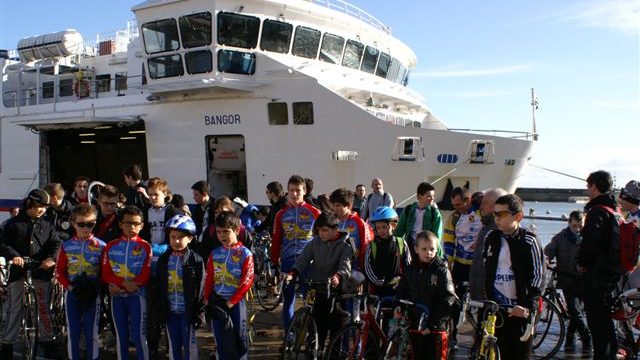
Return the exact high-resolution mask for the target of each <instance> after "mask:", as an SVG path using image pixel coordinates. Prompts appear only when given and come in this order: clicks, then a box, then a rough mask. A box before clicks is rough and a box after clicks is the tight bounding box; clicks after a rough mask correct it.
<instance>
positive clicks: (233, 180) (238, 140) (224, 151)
mask: <svg viewBox="0 0 640 360" xmlns="http://www.w3.org/2000/svg"><path fill="white" fill-rule="evenodd" d="M205 141H206V146H207V180H208V181H209V184H210V186H211V187H212V189H211V192H212V194H213V198H214V199H215V198H219V197H220V196H227V197H231V198H232V199H233V198H234V197H236V196H239V197H241V198H243V199H245V200H246V199H247V157H246V153H245V144H244V136H242V135H211V136H207V137H206V138H205Z"/></svg>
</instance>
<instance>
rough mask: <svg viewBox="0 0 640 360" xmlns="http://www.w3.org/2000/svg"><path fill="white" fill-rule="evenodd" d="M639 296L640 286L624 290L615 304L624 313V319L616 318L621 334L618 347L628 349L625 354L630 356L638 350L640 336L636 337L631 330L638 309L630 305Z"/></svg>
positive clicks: (633, 355) (633, 356)
mask: <svg viewBox="0 0 640 360" xmlns="http://www.w3.org/2000/svg"><path fill="white" fill-rule="evenodd" d="M639 298H640V288H634V289H629V290H626V291H624V292H623V293H622V294H620V296H618V299H617V300H616V304H619V305H620V306H621V307H622V311H623V314H624V319H618V322H619V324H620V325H621V331H622V335H623V337H622V338H621V339H619V343H618V347H619V348H622V349H624V350H626V351H628V352H629V354H627V355H628V356H631V358H635V355H637V354H638V352H639V351H640V336H638V338H637V339H636V338H635V336H634V331H633V322H634V321H635V319H636V317H637V316H639V314H640V311H639V309H638V306H633V305H632V302H633V301H638V299H639Z"/></svg>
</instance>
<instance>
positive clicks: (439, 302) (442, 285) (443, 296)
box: [396, 256, 457, 331]
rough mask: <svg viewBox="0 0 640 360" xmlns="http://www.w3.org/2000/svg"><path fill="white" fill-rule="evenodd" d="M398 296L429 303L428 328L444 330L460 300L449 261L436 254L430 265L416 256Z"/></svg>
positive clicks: (398, 290)
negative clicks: (446, 261) (453, 308)
mask: <svg viewBox="0 0 640 360" xmlns="http://www.w3.org/2000/svg"><path fill="white" fill-rule="evenodd" d="M396 296H397V297H398V298H399V299H408V300H411V301H414V302H418V303H421V304H423V305H426V306H427V308H428V309H429V311H430V315H429V318H428V319H427V328H429V329H430V330H433V331H442V330H445V326H446V324H447V321H449V316H450V314H451V308H452V307H453V305H454V304H455V303H456V300H457V297H456V293H455V290H454V288H453V280H452V279H451V273H450V272H449V269H448V268H447V264H446V263H445V262H444V260H442V259H441V258H439V257H437V256H436V258H435V259H433V261H431V262H430V263H429V264H422V263H420V262H419V260H418V259H415V260H414V262H413V263H412V264H411V266H409V267H407V268H406V270H405V272H404V275H403V276H402V278H401V279H400V284H399V285H398V289H397V295H396Z"/></svg>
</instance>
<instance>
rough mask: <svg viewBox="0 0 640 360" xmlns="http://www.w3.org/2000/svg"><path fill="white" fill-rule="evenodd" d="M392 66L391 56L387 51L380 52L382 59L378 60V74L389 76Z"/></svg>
mask: <svg viewBox="0 0 640 360" xmlns="http://www.w3.org/2000/svg"><path fill="white" fill-rule="evenodd" d="M389 66H391V56H389V54H387V53H380V60H378V68H377V69H376V75H378V76H380V77H381V78H383V79H386V78H387V72H388V71H389Z"/></svg>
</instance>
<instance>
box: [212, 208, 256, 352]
mask: <svg viewBox="0 0 640 360" xmlns="http://www.w3.org/2000/svg"><path fill="white" fill-rule="evenodd" d="M214 221H215V225H216V234H217V236H218V240H220V243H221V244H222V246H219V247H218V248H216V249H215V250H213V251H212V252H211V255H210V256H209V259H208V260H207V271H206V275H205V287H204V303H205V304H206V305H208V306H209V309H211V311H212V313H213V321H212V326H211V328H212V329H213V335H214V337H215V340H216V351H217V353H218V354H217V355H218V356H217V359H218V360H230V359H232V360H245V359H247V358H248V355H247V347H248V343H247V338H248V335H247V306H246V304H245V301H244V296H245V294H246V293H247V291H249V289H250V288H251V285H253V255H252V254H251V251H249V249H247V248H246V247H245V246H244V245H242V243H241V242H240V241H238V234H239V232H240V218H239V217H238V216H237V215H235V214H234V213H233V212H223V213H221V214H219V215H218V216H217V217H216V218H215V220H214Z"/></svg>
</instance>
